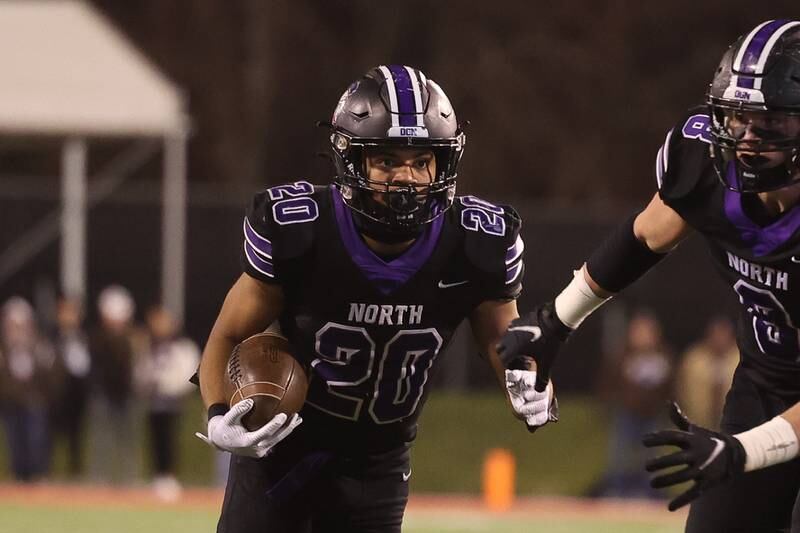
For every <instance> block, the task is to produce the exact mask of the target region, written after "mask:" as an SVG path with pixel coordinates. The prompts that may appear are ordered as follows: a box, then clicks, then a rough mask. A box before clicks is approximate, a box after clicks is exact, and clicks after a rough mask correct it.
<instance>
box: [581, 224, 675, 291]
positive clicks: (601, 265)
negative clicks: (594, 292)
mask: <svg viewBox="0 0 800 533" xmlns="http://www.w3.org/2000/svg"><path fill="white" fill-rule="evenodd" d="M637 215H638V213H636V214H634V215H632V216H631V217H630V218H629V219H628V220H626V221H625V222H623V223H622V224H621V225H619V226H618V227H617V228H616V229H615V230H614V231H613V232H612V233H611V234H610V235H609V236H608V237H607V238H606V240H605V241H603V243H602V244H601V245H600V246H599V247H598V248H597V249H596V250H595V251H594V253H593V254H592V255H591V257H589V260H588V261H587V262H586V270H587V272H589V275H590V276H591V277H592V279H593V280H594V281H595V282H596V283H597V284H598V285H599V286H600V287H602V288H603V289H605V290H607V291H608V292H619V291H621V290H622V289H624V288H625V287H627V286H628V285H630V284H631V283H633V282H634V281H636V280H637V279H639V278H640V277H642V275H644V273H645V272H647V271H648V270H650V269H651V268H652V267H653V266H655V264H656V263H658V262H659V261H661V260H662V259H663V258H664V256H665V255H666V254H659V253H656V252H654V251H652V250H651V249H650V248H648V247H647V245H646V244H645V243H643V242H642V241H640V240H639V239H637V238H636V235H634V233H633V221H634V220H636V216H637Z"/></svg>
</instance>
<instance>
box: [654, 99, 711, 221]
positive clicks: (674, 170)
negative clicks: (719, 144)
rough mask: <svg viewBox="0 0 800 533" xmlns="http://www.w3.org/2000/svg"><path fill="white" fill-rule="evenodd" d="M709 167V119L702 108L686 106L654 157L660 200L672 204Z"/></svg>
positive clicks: (701, 176) (695, 183)
mask: <svg viewBox="0 0 800 533" xmlns="http://www.w3.org/2000/svg"><path fill="white" fill-rule="evenodd" d="M710 166H711V119H710V117H709V115H708V110H707V109H706V108H705V107H695V108H693V109H690V110H689V111H688V112H687V113H686V114H685V115H684V116H683V118H682V120H681V121H680V122H679V123H678V124H676V125H675V127H674V128H672V129H671V130H669V132H667V136H666V139H665V140H664V144H663V145H662V146H661V148H660V149H659V150H658V155H657V156H656V165H655V170H656V181H657V183H658V192H659V195H660V196H661V199H662V200H664V203H666V204H667V205H670V206H672V204H673V203H674V202H679V201H680V200H681V199H683V198H685V197H686V196H687V195H689V193H690V192H691V191H693V190H694V189H696V188H697V186H698V184H699V183H700V182H701V180H702V178H703V177H704V175H707V171H708V169H709V168H710Z"/></svg>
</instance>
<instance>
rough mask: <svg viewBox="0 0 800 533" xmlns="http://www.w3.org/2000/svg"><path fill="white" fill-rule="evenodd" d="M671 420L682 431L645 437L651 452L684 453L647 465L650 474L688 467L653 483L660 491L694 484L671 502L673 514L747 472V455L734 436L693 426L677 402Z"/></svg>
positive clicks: (653, 460) (670, 415) (658, 433)
mask: <svg viewBox="0 0 800 533" xmlns="http://www.w3.org/2000/svg"><path fill="white" fill-rule="evenodd" d="M669 417H670V418H671V419H672V422H673V423H674V424H675V425H676V426H677V427H678V429H680V430H681V431H676V430H674V429H665V430H663V431H657V432H655V433H649V434H647V435H645V436H644V438H643V439H642V443H643V444H644V445H645V446H647V447H648V448H652V447H653V446H677V447H679V448H680V449H681V451H679V452H674V453H670V454H668V455H662V456H661V457H656V458H655V459H651V460H650V461H648V462H647V464H646V465H645V468H646V469H647V471H648V472H656V471H658V470H663V469H666V468H670V467H673V466H679V465H685V466H686V468H683V469H681V470H678V471H676V472H670V473H667V474H661V475H658V476H655V477H654V478H653V479H651V480H650V486H651V487H653V488H656V489H660V488H663V487H670V486H672V485H677V484H679V483H683V482H685V481H690V480H692V481H694V484H693V485H692V486H691V487H690V488H689V489H688V490H686V491H684V492H683V493H681V494H680V495H678V496H677V497H676V498H675V499H673V500H672V501H671V502H669V510H670V511H674V510H675V509H678V508H679V507H683V506H684V505H686V504H687V503H689V502H690V501H692V500H694V499H695V498H697V497H698V496H700V494H701V493H703V491H705V490H708V489H710V488H711V487H714V486H716V485H719V484H720V483H723V482H725V481H728V480H729V479H731V478H733V477H735V476H737V475H739V474H741V473H742V472H744V463H745V458H746V453H745V451H744V447H743V446H742V443H741V442H739V440H738V439H736V438H735V437H733V436H732V435H728V434H725V433H719V432H717V431H711V430H710V429H706V428H703V427H700V426H696V425H694V424H692V423H691V422H689V419H688V418H686V416H684V414H683V413H682V412H681V408H680V407H678V404H676V403H675V402H672V404H671V405H670V412H669Z"/></svg>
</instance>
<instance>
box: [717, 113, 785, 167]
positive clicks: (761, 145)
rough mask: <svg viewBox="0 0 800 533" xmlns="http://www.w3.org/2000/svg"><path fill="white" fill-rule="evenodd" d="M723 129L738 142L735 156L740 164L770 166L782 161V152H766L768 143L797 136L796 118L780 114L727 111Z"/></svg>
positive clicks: (783, 153) (783, 155)
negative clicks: (738, 146)
mask: <svg viewBox="0 0 800 533" xmlns="http://www.w3.org/2000/svg"><path fill="white" fill-rule="evenodd" d="M725 128H726V129H727V130H728V133H729V134H730V135H731V136H732V137H734V138H735V139H738V140H739V141H742V144H740V146H741V149H739V150H737V151H736V157H737V159H739V161H740V162H741V163H742V164H743V165H745V166H747V167H751V168H773V167H776V166H778V165H781V164H783V163H785V162H786V152H785V151H778V150H776V151H769V144H770V142H771V141H778V140H782V139H787V138H794V137H798V136H800V117H799V116H797V115H787V114H782V113H758V112H752V111H729V112H727V114H726V117H725ZM765 148H766V150H765Z"/></svg>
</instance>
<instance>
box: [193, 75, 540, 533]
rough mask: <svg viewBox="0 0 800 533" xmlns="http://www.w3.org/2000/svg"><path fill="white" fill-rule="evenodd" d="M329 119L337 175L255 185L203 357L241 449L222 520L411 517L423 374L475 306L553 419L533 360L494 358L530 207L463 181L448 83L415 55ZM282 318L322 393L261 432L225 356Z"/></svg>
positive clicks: (382, 523) (337, 526)
mask: <svg viewBox="0 0 800 533" xmlns="http://www.w3.org/2000/svg"><path fill="white" fill-rule="evenodd" d="M331 126H332V128H331V146H332V151H333V156H334V161H335V163H336V167H337V177H336V179H335V181H334V185H332V186H329V187H314V186H312V185H311V184H310V183H308V182H305V181H298V182H296V183H292V184H289V185H282V186H278V187H272V188H270V189H267V190H266V191H264V192H261V193H259V194H257V195H256V196H255V197H254V199H253V201H252V203H251V205H250V206H249V208H248V210H247V214H246V217H245V219H244V222H243V230H244V239H243V245H242V264H243V267H244V274H242V276H241V277H240V279H239V280H238V281H237V282H236V283H235V285H234V286H233V288H232V289H231V290H230V292H229V294H228V296H227V298H226V300H225V303H224V305H223V307H222V310H221V312H220V315H219V318H218V319H217V322H216V324H215V325H214V329H213V330H212V332H211V335H210V338H209V340H208V344H207V345H206V349H205V352H204V354H203V360H202V364H201V367H200V382H201V390H202V395H203V399H204V402H205V404H206V406H207V407H208V409H209V425H208V436H207V437H205V436H204V438H205V439H206V440H208V441H209V442H211V443H212V444H214V445H216V446H217V447H219V448H221V449H225V450H229V451H231V452H233V453H234V456H233V458H232V462H231V472H230V477H229V479H228V484H227V488H226V493H225V501H224V504H223V508H222V516H221V518H220V522H219V525H218V531H220V532H228V533H245V532H262V531H269V532H271V533H272V532H309V531H313V532H323V531H326V532H327V531H331V532H332V531H337V532H338V531H347V532H351V533H359V532H365V533H366V532H397V531H400V525H401V522H402V517H403V512H404V509H405V504H406V499H407V496H408V484H407V481H408V478H409V476H410V468H409V456H408V450H409V447H410V443H411V441H412V440H413V439H414V437H415V434H416V427H417V417H418V415H419V412H420V410H421V407H422V405H423V403H424V401H425V396H426V393H427V387H426V385H427V383H428V381H429V377H430V375H431V373H432V372H433V370H434V368H435V365H436V360H437V356H438V355H439V354H440V353H441V351H442V350H443V349H444V347H445V346H446V345H447V343H448V342H449V341H450V339H451V337H452V335H453V332H454V330H455V329H456V326H457V325H458V324H459V323H460V322H461V321H462V320H463V319H464V318H469V319H470V321H471V324H472V328H473V331H474V333H475V337H476V340H477V341H478V344H479V346H480V348H481V349H482V350H483V352H484V353H486V354H487V355H488V356H489V358H490V360H491V362H492V365H493V367H494V368H495V371H496V372H497V373H498V377H499V378H500V379H501V381H502V382H503V383H504V384H505V386H506V387H507V389H508V394H509V397H510V400H511V404H512V408H513V410H514V412H515V413H516V414H517V416H518V417H520V418H522V419H524V420H525V421H526V423H527V424H528V425H529V426H530V427H536V426H538V425H542V424H543V423H545V422H546V421H547V420H548V419H550V418H552V414H551V409H550V406H551V403H552V402H554V397H553V393H552V387H548V388H547V389H546V390H545V391H544V392H536V391H535V390H534V388H533V385H534V383H535V372H533V371H531V370H528V369H526V368H522V369H519V370H514V371H505V370H504V369H503V367H502V365H501V364H500V363H499V359H498V358H497V354H496V352H495V349H494V344H495V343H496V342H497V340H499V338H500V336H501V335H502V333H503V331H505V329H506V328H507V327H508V324H509V323H510V322H511V320H512V319H514V318H515V317H517V316H518V314H517V310H516V303H515V298H516V297H517V296H518V294H519V293H520V290H521V279H522V274H523V263H522V251H523V243H522V239H521V238H520V237H519V228H520V220H519V218H518V217H517V215H516V213H515V212H514V210H513V209H511V208H510V207H505V206H497V205H493V204H490V203H488V202H485V201H483V200H480V199H478V198H475V197H471V196H463V197H456V196H455V185H456V168H457V165H458V162H459V159H460V158H461V155H462V153H463V148H464V142H465V137H464V134H463V132H462V131H461V130H460V128H459V127H458V124H457V122H456V117H455V113H454V111H453V108H452V107H451V105H450V102H449V100H448V99H447V97H446V96H445V94H444V92H443V91H442V90H441V88H440V87H439V86H438V85H437V84H436V83H434V82H433V81H431V80H429V79H427V78H426V77H425V75H424V74H423V73H422V72H420V71H418V70H416V69H413V68H410V67H404V66H396V65H392V66H380V67H377V68H375V69H372V70H371V71H369V72H368V73H367V74H366V75H365V76H364V77H363V78H361V79H360V80H358V81H356V82H355V83H353V84H352V85H351V86H350V87H349V88H348V89H347V91H346V92H345V93H344V95H343V96H342V98H341V99H340V101H339V105H338V106H337V108H336V111H335V112H334V115H333V120H332V124H331ZM274 322H277V323H279V324H280V328H281V330H282V332H283V334H284V335H286V336H287V337H288V339H289V340H290V342H291V343H292V346H293V351H294V355H295V356H296V357H297V358H298V360H300V361H301V362H302V363H303V364H305V365H306V367H307V368H308V369H309V374H310V376H311V382H310V386H309V392H308V396H307V399H306V403H305V406H304V407H303V409H302V410H301V412H300V414H299V416H298V415H295V416H294V417H293V418H292V419H291V420H289V421H287V420H286V418H287V417H286V415H285V414H279V415H277V416H276V417H275V419H273V420H272V421H270V422H269V423H268V424H266V425H265V426H264V427H262V428H260V429H258V430H256V431H254V432H249V433H248V432H247V431H246V430H245V429H244V428H243V427H242V426H241V424H240V423H239V420H240V419H241V416H242V415H243V414H244V413H246V412H247V410H248V409H250V408H251V404H250V402H249V400H245V401H243V402H240V403H238V404H236V405H234V406H232V407H231V409H230V411H228V410H227V406H226V405H225V401H226V398H225V397H224V395H223V392H222V378H223V370H224V368H225V365H226V363H227V360H228V357H229V355H230V353H231V350H232V348H233V346H234V345H235V344H236V343H238V342H240V341H241V340H243V339H244V338H246V337H248V336H250V335H252V334H254V333H257V332H260V331H262V330H264V329H266V328H267V327H268V326H270V325H271V324H273V323H274ZM226 411H227V412H226ZM301 420H302V425H300V422H301Z"/></svg>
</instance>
